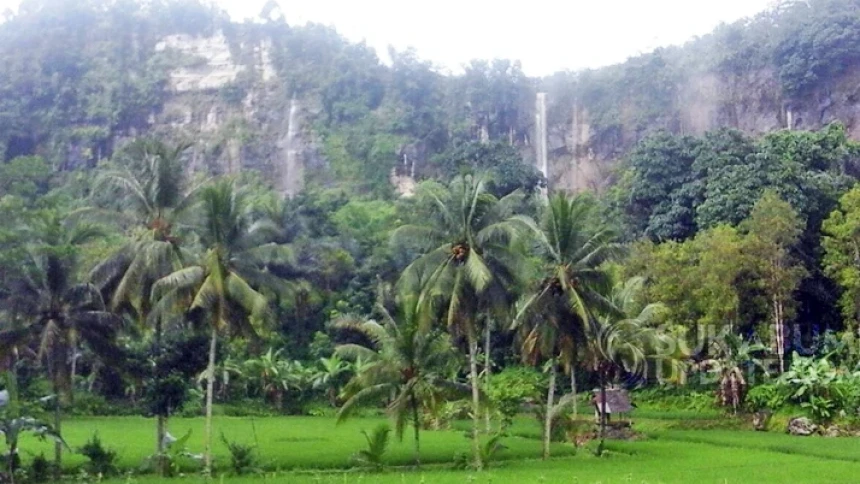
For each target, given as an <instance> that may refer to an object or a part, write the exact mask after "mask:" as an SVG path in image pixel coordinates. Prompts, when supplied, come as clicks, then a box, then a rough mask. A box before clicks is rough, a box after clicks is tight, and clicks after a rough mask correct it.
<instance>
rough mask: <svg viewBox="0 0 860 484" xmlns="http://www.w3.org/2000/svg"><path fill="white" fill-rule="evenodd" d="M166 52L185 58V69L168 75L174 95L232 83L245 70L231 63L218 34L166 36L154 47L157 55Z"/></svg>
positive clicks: (225, 44)
mask: <svg viewBox="0 0 860 484" xmlns="http://www.w3.org/2000/svg"><path fill="white" fill-rule="evenodd" d="M168 49H170V50H174V51H176V52H177V53H179V54H181V55H184V56H186V57H188V60H187V62H186V64H187V65H186V66H184V67H180V68H177V69H174V70H173V71H172V72H171V73H170V85H171V88H172V89H173V90H174V91H176V92H189V91H200V90H206V89H218V88H221V87H224V86H226V85H227V84H229V83H231V82H233V81H235V80H236V77H237V76H238V75H239V73H240V72H242V71H243V70H245V68H244V66H242V65H240V64H238V63H236V62H234V61H233V56H232V54H231V53H230V46H229V45H228V44H227V38H226V37H224V34H223V33H221V32H218V33H217V34H216V35H214V36H212V37H193V36H190V35H187V34H179V35H169V36H167V37H165V38H164V39H162V40H161V41H160V42H158V44H156V46H155V50H156V52H163V51H165V50H168Z"/></svg>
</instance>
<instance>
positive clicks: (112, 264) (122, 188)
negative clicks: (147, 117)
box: [90, 138, 194, 473]
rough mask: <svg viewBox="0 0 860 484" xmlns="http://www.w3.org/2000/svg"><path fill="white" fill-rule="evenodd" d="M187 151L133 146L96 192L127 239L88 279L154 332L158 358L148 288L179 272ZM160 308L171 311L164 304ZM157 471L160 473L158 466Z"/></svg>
mask: <svg viewBox="0 0 860 484" xmlns="http://www.w3.org/2000/svg"><path fill="white" fill-rule="evenodd" d="M189 147H190V145H188V144H184V143H180V144H177V145H168V144H167V143H164V142H162V141H160V140H157V139H148V138H142V139H138V140H135V141H133V142H132V143H130V144H129V145H128V146H126V147H125V148H124V149H123V150H121V151H120V153H119V154H118V155H117V159H118V161H119V162H120V163H121V164H122V165H124V166H121V167H119V168H116V169H112V170H107V171H105V172H103V173H101V174H100V175H99V179H98V186H99V187H102V188H104V189H105V190H106V191H107V193H110V194H113V195H116V196H117V200H119V204H120V206H119V208H120V212H119V213H118V214H112V215H119V218H120V221H121V223H122V224H123V225H124V226H125V227H126V228H127V229H128V230H129V232H130V234H131V239H130V240H129V242H128V243H127V244H125V245H124V246H123V247H120V248H119V249H118V250H117V251H116V252H115V253H114V254H113V255H112V256H111V257H109V258H107V259H105V260H104V261H103V262H102V263H100V264H98V265H97V266H96V267H95V268H94V269H93V270H92V272H91V275H90V277H91V278H92V280H93V281H94V282H95V283H96V284H97V285H98V286H99V287H100V288H101V289H102V291H103V292H104V293H106V294H108V295H109V297H110V306H111V308H113V309H114V310H121V309H125V310H127V311H128V312H130V313H131V315H132V317H133V318H134V319H135V320H136V322H137V323H138V325H139V326H140V327H141V328H143V327H146V326H151V327H152V330H153V350H154V351H153V352H154V353H155V356H156V358H157V357H158V355H159V354H160V353H161V351H162V336H163V334H162V333H163V322H164V317H163V315H162V314H156V313H157V311H154V309H155V307H154V303H155V302H157V301H153V299H152V285H153V284H155V281H157V280H158V279H160V278H162V277H164V276H167V275H168V274H170V273H172V272H173V271H176V270H178V269H180V268H181V267H182V260H183V256H182V252H181V245H180V239H179V237H178V236H177V234H176V233H175V227H176V226H177V225H178V224H179V222H180V217H181V216H182V215H183V214H184V213H185V212H186V211H187V209H188V208H189V207H190V206H191V202H192V200H193V199H194V197H193V194H194V192H193V190H192V191H191V192H190V193H186V190H187V189H186V187H185V177H184V174H185V171H186V170H185V167H184V166H183V159H182V154H183V153H184V152H185V151H186V150H187V149H188V148H189ZM164 305H165V306H169V303H168V301H164ZM155 387H156V388H157V387H158V385H157V384H156V385H155ZM168 417H169V416H168V415H163V414H162V413H160V412H159V413H158V414H157V415H156V419H157V423H156V454H157V455H159V456H160V455H162V454H163V453H164V442H165V434H166V431H167V418H168ZM158 471H159V473H163V471H164V469H163V463H162V462H159V465H158Z"/></svg>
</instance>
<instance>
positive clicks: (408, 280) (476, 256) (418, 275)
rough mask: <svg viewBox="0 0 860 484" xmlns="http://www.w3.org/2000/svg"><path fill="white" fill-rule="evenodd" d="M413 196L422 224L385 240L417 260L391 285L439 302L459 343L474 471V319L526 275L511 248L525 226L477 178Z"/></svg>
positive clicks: (511, 205) (514, 197)
mask: <svg viewBox="0 0 860 484" xmlns="http://www.w3.org/2000/svg"><path fill="white" fill-rule="evenodd" d="M419 197H422V198H423V199H424V200H426V201H427V202H428V203H429V204H430V206H431V207H432V209H430V210H429V211H428V212H427V213H426V214H422V215H426V217H429V218H428V219H427V220H424V221H422V224H421V225H418V224H407V225H404V226H402V227H400V228H399V229H398V230H396V231H395V232H394V235H393V237H394V240H395V241H397V240H402V241H409V242H411V243H412V245H413V246H415V247H417V248H419V250H422V251H423V252H424V255H422V256H420V257H419V258H418V259H416V260H415V261H414V262H412V263H411V264H410V265H409V266H408V267H407V268H406V270H404V272H403V274H402V275H401V278H400V282H399V286H400V289H401V290H406V291H409V290H413V291H414V290H415V289H416V288H419V289H420V288H423V289H421V291H422V296H421V298H420V300H421V303H422V304H431V305H432V304H433V303H434V302H437V301H439V302H441V303H442V306H444V312H445V319H446V320H447V324H448V327H449V328H450V329H451V330H452V331H453V332H454V334H456V335H459V336H461V337H464V339H465V340H466V342H467V345H468V354H469V383H470V385H471V387H472V419H473V420H472V446H473V452H474V458H475V466H476V468H478V469H481V468H482V463H481V454H480V441H479V435H478V434H479V430H478V427H479V420H480V405H481V395H480V382H479V380H478V344H479V340H480V334H481V328H480V327H479V325H478V323H479V318H478V316H479V314H481V313H486V312H492V311H495V310H498V309H499V305H498V303H499V302H500V301H501V298H498V297H493V294H494V293H495V294H499V293H500V292H502V291H504V288H505V287H511V286H514V285H515V284H516V280H517V277H518V275H520V274H524V273H525V271H526V268H525V259H524V257H523V256H522V254H521V253H519V252H518V251H517V250H515V248H514V244H513V242H514V240H515V239H516V238H517V236H518V235H519V233H521V231H522V228H523V226H524V224H527V223H528V222H527V221H526V219H524V218H522V217H516V216H515V215H514V210H515V209H516V207H517V206H518V205H519V202H520V201H521V200H522V195H521V194H520V193H519V192H514V193H512V194H510V195H508V196H506V197H504V198H502V199H497V198H496V197H495V196H493V195H492V194H490V193H489V192H488V191H487V182H486V180H485V178H484V177H482V176H472V175H466V176H461V177H457V178H455V179H454V180H453V181H452V182H451V183H450V184H449V185H448V186H440V185H438V184H433V183H430V184H423V185H421V186H420V193H419ZM532 223H533V222H532Z"/></svg>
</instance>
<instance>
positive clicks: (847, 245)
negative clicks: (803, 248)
mask: <svg viewBox="0 0 860 484" xmlns="http://www.w3.org/2000/svg"><path fill="white" fill-rule="evenodd" d="M821 229H822V232H823V233H824V235H823V240H822V246H823V247H824V259H823V266H824V271H825V272H826V273H827V275H828V276H829V277H831V278H833V279H834V280H835V281H836V282H837V283H838V284H839V286H840V287H841V289H842V295H841V297H840V298H839V305H840V307H841V309H842V314H843V316H844V317H845V318H846V319H847V320H849V321H851V322H852V323H853V325H856V324H858V320H860V317H858V315H860V267H858V265H857V261H856V252H857V248H858V240H857V237H858V234H860V186H855V187H854V188H852V189H851V190H850V191H848V192H847V193H846V194H845V195H843V196H842V198H840V199H839V208H838V209H837V210H834V211H833V212H832V213H831V214H830V216H829V217H828V218H827V220H825V221H824V224H823V225H822V228H821Z"/></svg>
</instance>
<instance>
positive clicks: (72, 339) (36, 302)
mask: <svg viewBox="0 0 860 484" xmlns="http://www.w3.org/2000/svg"><path fill="white" fill-rule="evenodd" d="M73 260H74V258H73V256H70V255H65V256H64V255H62V252H55V251H52V250H50V249H45V248H43V249H41V250H33V251H30V252H28V260H25V261H23V263H24V265H25V267H26V268H25V271H24V272H25V276H24V277H22V278H21V279H19V280H18V281H17V282H16V284H15V285H14V289H15V290H14V294H15V296H14V297H13V298H12V299H11V300H10V301H8V302H9V303H10V305H11V306H12V309H13V311H14V312H16V313H18V314H22V315H24V316H25V318H26V323H25V324H24V325H23V326H19V327H16V328H10V329H7V330H4V331H2V332H0V347H2V349H3V351H8V350H10V349H12V348H14V347H18V346H23V345H27V344H35V346H36V347H37V348H38V350H37V355H38V356H39V358H40V359H41V360H42V361H44V362H45V366H46V368H47V372H48V376H49V378H50V380H51V385H52V387H53V393H54V429H55V430H56V431H57V432H59V431H60V428H61V423H62V407H63V406H64V405H68V404H69V403H70V402H71V401H72V395H73V391H74V390H73V389H74V375H75V365H76V360H77V357H78V355H77V352H78V348H79V347H80V345H81V344H82V343H84V344H86V345H87V346H89V347H90V349H92V350H93V351H94V352H95V353H96V354H97V355H99V356H100V357H102V358H105V359H107V360H108V361H111V362H116V361H117V360H119V359H120V358H121V354H122V352H121V351H120V350H119V349H118V348H117V346H116V344H115V336H116V333H117V329H118V327H119V325H120V320H119V318H117V317H116V316H114V315H113V314H111V313H110V312H108V311H107V309H106V307H105V304H104V301H103V300H102V297H101V294H100V293H99V292H98V291H97V290H96V288H95V287H94V286H92V285H90V284H75V283H74V282H73V278H74V272H75V267H74V263H73ZM62 448H63V446H62V444H61V443H58V444H57V446H56V448H55V456H54V457H55V465H56V466H57V467H56V470H55V472H59V470H60V464H61V462H62Z"/></svg>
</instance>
